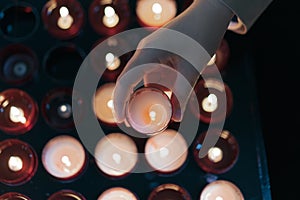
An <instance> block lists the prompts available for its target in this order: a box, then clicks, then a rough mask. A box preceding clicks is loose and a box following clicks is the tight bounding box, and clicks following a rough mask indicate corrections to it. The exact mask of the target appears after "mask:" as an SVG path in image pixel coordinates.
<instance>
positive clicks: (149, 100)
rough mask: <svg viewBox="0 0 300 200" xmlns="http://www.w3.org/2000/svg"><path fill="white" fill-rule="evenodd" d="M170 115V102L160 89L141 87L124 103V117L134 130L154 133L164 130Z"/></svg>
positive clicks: (149, 133)
mask: <svg viewBox="0 0 300 200" xmlns="http://www.w3.org/2000/svg"><path fill="white" fill-rule="evenodd" d="M171 117H172V104H171V102H170V99H169V97H168V96H167V95H166V94H165V93H164V92H163V91H161V90H159V89H156V88H150V87H143V88H140V89H138V90H136V91H135V92H134V93H133V94H132V95H131V97H130V99H129V101H128V102H127V104H126V119H127V122H128V123H129V125H130V126H131V127H132V128H133V129H135V130H136V131H138V132H140V133H142V134H146V135H154V134H158V133H160V132H162V131H164V130H165V129H166V128H167V127H168V125H169V123H170V120H171Z"/></svg>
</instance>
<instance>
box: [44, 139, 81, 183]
mask: <svg viewBox="0 0 300 200" xmlns="http://www.w3.org/2000/svg"><path fill="white" fill-rule="evenodd" d="M86 161H87V155H86V153H85V149H84V147H83V146H82V144H81V143H80V142H79V141H78V140H77V139H76V138H74V137H72V136H68V135H59V136H56V137H54V138H52V139H51V140H49V141H48V142H47V144H46V145H45V146H44V148H43V151H42V163H43V165H44V168H45V169H46V171H47V172H48V173H49V174H50V175H52V176H53V177H55V178H57V179H59V180H74V178H76V177H78V176H79V175H80V174H81V173H82V172H83V170H84V168H85V165H86V163H87V162H86Z"/></svg>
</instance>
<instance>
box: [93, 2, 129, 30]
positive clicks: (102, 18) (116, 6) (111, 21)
mask: <svg viewBox="0 0 300 200" xmlns="http://www.w3.org/2000/svg"><path fill="white" fill-rule="evenodd" d="M130 17H131V15H130V8H129V5H128V1H127V0H109V1H107V0H100V1H99V0H94V1H93V2H92V3H91V4H90V7H89V21H90V24H91V26H92V28H93V29H94V31H95V32H97V33H98V34H100V35H105V36H110V35H114V34H117V33H119V32H121V31H124V30H126V29H127V27H128V25H129V23H130Z"/></svg>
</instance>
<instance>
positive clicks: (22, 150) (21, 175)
mask: <svg viewBox="0 0 300 200" xmlns="http://www.w3.org/2000/svg"><path fill="white" fill-rule="evenodd" d="M0 163H1V164H0V182H1V183H3V184H6V185H10V186H18V185H22V184H25V183H26V182H28V181H29V180H30V179H31V178H32V177H33V176H34V174H35V172H36V170H37V166H38V158H37V154H36V152H35V150H34V149H33V148H32V147H31V146H30V145H29V144H28V143H25V142H23V141H21V140H18V139H7V140H3V141H1V142H0Z"/></svg>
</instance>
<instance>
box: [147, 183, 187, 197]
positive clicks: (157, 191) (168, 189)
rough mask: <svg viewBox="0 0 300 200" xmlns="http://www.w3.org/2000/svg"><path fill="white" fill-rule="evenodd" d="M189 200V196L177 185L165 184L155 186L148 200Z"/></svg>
mask: <svg viewBox="0 0 300 200" xmlns="http://www.w3.org/2000/svg"><path fill="white" fill-rule="evenodd" d="M167 199H174V200H175V199H176V200H191V199H192V198H191V196H190V194H189V193H188V192H187V191H186V190H185V189H184V188H183V187H180V186H179V185H176V184H171V183H165V184H162V185H159V186H157V187H156V188H154V189H153V190H152V192H151V193H150V195H149V197H148V200H167Z"/></svg>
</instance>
